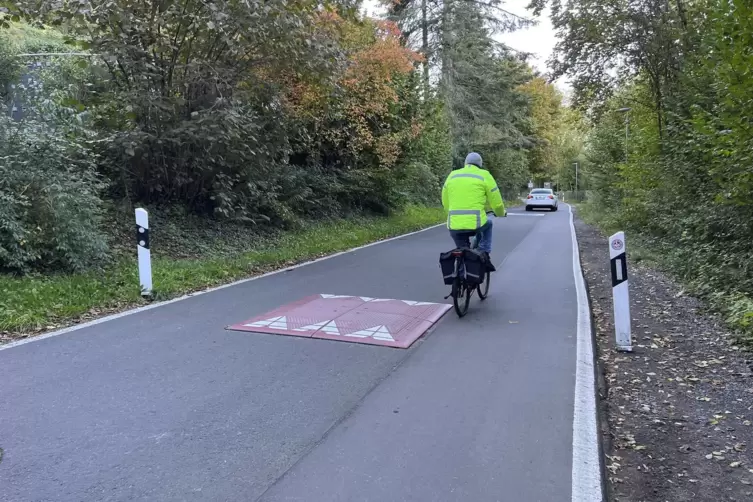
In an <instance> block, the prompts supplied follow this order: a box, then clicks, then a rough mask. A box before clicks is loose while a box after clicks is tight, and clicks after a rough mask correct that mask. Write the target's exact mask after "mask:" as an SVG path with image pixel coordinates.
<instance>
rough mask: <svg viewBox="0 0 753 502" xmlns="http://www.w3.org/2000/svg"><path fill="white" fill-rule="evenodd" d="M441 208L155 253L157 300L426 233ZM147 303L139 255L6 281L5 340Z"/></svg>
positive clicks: (0, 302) (1, 311) (0, 317)
mask: <svg viewBox="0 0 753 502" xmlns="http://www.w3.org/2000/svg"><path fill="white" fill-rule="evenodd" d="M444 218H445V216H444V211H443V210H442V209H441V208H426V207H411V208H408V209H406V210H405V211H403V212H401V213H399V214H396V215H394V216H390V217H387V218H376V217H364V218H359V219H351V220H340V221H334V222H327V223H317V224H313V225H312V226H310V227H308V228H307V229H306V230H304V231H300V232H290V233H285V234H282V235H281V236H279V237H276V238H274V239H272V240H268V241H266V242H264V241H261V242H259V238H258V237H254V238H253V239H249V240H252V241H257V242H259V243H258V245H254V246H249V248H248V249H245V250H244V252H242V253H238V254H237V255H234V256H209V257H206V258H196V259H174V258H163V257H160V255H159V249H158V248H157V249H154V248H153V249H152V253H153V255H152V268H153V281H154V299H155V300H166V299H169V298H173V297H176V296H179V295H182V294H186V293H189V292H192V291H197V290H201V289H205V288H207V287H212V286H217V285H220V284H225V283H228V282H232V281H234V280H238V279H241V278H244V277H251V276H254V275H258V274H261V273H264V272H268V271H271V270H275V269H279V268H284V267H286V266H290V265H293V264H295V263H300V262H303V261H306V260H310V259H314V258H318V257H322V256H325V255H328V254H332V253H336V252H339V251H344V250H347V249H350V248H353V247H357V246H361V245H364V244H368V243H370V242H374V241H378V240H382V239H386V238H389V237H394V236H396V235H400V234H404V233H407V232H412V231H415V230H420V229H423V228H426V227H429V226H432V225H436V224H437V223H440V222H442V221H443V220H444ZM143 303H145V300H143V299H142V298H141V292H140V289H139V287H138V271H137V268H136V259H135V253H134V257H133V259H129V260H121V261H119V262H117V263H115V264H114V265H112V266H111V267H109V268H108V269H106V270H104V271H101V272H92V273H86V274H75V275H59V276H47V277H23V278H15V277H8V276H0V335H4V336H0V338H2V339H11V338H18V337H23V336H26V335H29V334H33V333H37V332H42V331H49V330H52V329H56V328H59V327H61V326H63V325H66V324H70V323H72V322H75V321H85V320H89V319H92V318H96V317H99V316H101V315H103V314H107V313H111V312H115V311H118V310H122V309H125V308H129V307H133V306H138V305H140V304H143Z"/></svg>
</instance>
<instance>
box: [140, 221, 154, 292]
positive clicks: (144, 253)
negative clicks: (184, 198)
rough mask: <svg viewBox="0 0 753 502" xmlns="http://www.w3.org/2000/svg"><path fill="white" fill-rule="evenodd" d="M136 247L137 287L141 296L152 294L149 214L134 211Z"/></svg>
mask: <svg viewBox="0 0 753 502" xmlns="http://www.w3.org/2000/svg"><path fill="white" fill-rule="evenodd" d="M136 247H137V249H138V253H139V285H140V286H141V296H151V294H152V254H151V251H150V250H149V213H147V212H146V209H142V208H137V209H136Z"/></svg>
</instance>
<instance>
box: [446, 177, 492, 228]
mask: <svg viewBox="0 0 753 502" xmlns="http://www.w3.org/2000/svg"><path fill="white" fill-rule="evenodd" d="M487 204H488V206H489V207H491V209H492V211H494V214H495V215H497V216H504V215H505V213H506V210H505V202H504V201H503V200H502V195H501V194H500V193H499V187H497V182H496V181H494V177H493V176H492V175H491V174H489V171H486V170H484V169H480V168H478V167H476V166H474V165H466V166H465V167H464V168H462V169H458V170H457V171H453V172H451V173H450V175H449V176H447V180H446V181H445V183H444V186H443V187H442V206H444V208H445V211H447V228H449V229H450V230H477V229H479V228H481V227H482V226H484V225H485V224H486V221H487V217H486V207H487Z"/></svg>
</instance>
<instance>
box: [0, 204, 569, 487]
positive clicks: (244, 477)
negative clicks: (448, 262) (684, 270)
mask: <svg viewBox="0 0 753 502" xmlns="http://www.w3.org/2000/svg"><path fill="white" fill-rule="evenodd" d="M564 209H565V210H564V211H563V210H561V211H559V212H558V213H547V214H545V215H543V216H539V215H530V214H525V213H523V212H522V211H520V210H514V211H513V212H515V213H517V214H515V215H511V216H510V217H508V218H506V219H504V220H501V219H498V220H496V221H495V230H494V252H493V254H492V257H493V259H494V262H495V264H496V265H497V268H498V270H499V271H498V272H497V273H496V274H495V275H494V276H493V277H492V285H491V290H490V297H489V299H488V300H487V301H486V302H484V303H480V302H479V301H478V299H477V298H474V300H473V302H472V304H471V310H470V312H469V314H468V316H467V317H465V318H463V319H458V318H457V317H456V316H455V314H454V312H452V311H451V312H450V313H448V314H447V315H446V316H445V317H444V319H443V320H441V321H440V323H439V324H438V325H437V326H436V328H435V330H434V331H433V332H432V333H430V334H429V335H428V336H426V337H424V338H422V339H421V340H419V341H418V342H416V343H415V344H414V345H413V347H411V348H410V349H408V350H401V349H391V348H383V347H375V346H368V345H362V344H355V343H343V342H332V341H325V340H311V339H302V338H296V337H288V336H275V335H261V334H251V333H242V332H233V331H226V330H225V329H224V328H225V326H226V325H228V324H232V323H235V322H238V321H242V320H244V319H247V318H250V317H252V316H254V315H257V314H261V313H263V312H265V311H268V310H271V309H272V308H274V307H277V306H279V305H281V304H284V303H288V302H291V301H293V300H296V299H299V298H301V297H304V296H307V295H310V294H316V293H332V294H344V295H358V296H370V297H382V298H399V299H406V300H418V301H433V302H441V301H444V300H443V297H444V296H445V295H446V294H447V288H446V287H445V286H443V285H442V282H441V274H440V271H439V268H438V264H437V258H438V255H439V252H440V251H445V250H447V249H450V248H451V247H452V244H451V240H450V238H449V236H448V235H447V232H446V230H445V229H443V228H437V229H432V230H429V231H426V232H423V233H419V234H416V235H412V236H408V237H405V238H401V239H398V240H394V241H391V242H387V243H383V244H379V245H376V246H372V247H368V248H365V249H362V250H358V251H355V252H352V253H347V254H344V255H342V256H338V257H335V258H332V259H329V260H325V261H320V262H317V263H314V264H311V265H307V266H304V267H301V268H297V269H295V270H293V271H290V272H285V273H282V274H277V275H272V276H268V277H265V278H261V279H259V280H256V281H251V282H246V283H243V284H239V285H236V286H233V287H230V288H226V289H221V290H218V291H215V292H212V293H209V294H205V295H200V296H196V297H193V298H189V299H186V300H183V301H179V302H175V303H171V304H168V305H165V306H162V307H159V308H156V309H152V310H147V311H142V312H139V313H135V314H133V315H129V316H126V317H122V318H119V319H115V320H112V321H108V322H105V323H102V324H97V325H95V326H91V327H87V328H83V329H80V330H77V331H73V332H69V333H66V334H62V335H60V336H56V337H51V338H46V339H43V340H39V341H35V342H32V343H28V344H24V345H20V346H16V347H12V348H10V349H7V350H0V448H2V449H3V451H4V455H3V458H2V461H1V462H0V500H2V501H7V502H10V501H88V500H96V501H110V500H112V501H115V500H117V501H125V500H150V501H156V500H159V501H178V500H181V501H183V500H186V501H198V500H201V501H204V500H211V501H219V500H228V501H235V500H244V501H254V500H262V501H307V502H315V501H321V502H335V501H402V500H406V501H408V500H409V501H427V502H442V501H473V502H484V501H511V502H521V501H525V502H533V501H547V502H554V501H566V500H568V501H569V500H570V499H571V473H572V444H573V432H572V429H573V402H574V397H573V395H574V390H573V389H574V385H575V370H576V367H575V364H576V316H577V300H576V294H575V285H574V279H573V268H572V260H573V257H572V243H571V235H570V227H569V223H568V214H567V210H566V208H564ZM536 214H538V213H536ZM542 214H543V213H542Z"/></svg>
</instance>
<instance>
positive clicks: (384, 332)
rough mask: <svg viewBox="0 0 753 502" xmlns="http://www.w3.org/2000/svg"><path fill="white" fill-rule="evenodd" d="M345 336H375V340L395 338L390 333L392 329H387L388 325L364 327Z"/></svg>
mask: <svg viewBox="0 0 753 502" xmlns="http://www.w3.org/2000/svg"><path fill="white" fill-rule="evenodd" d="M345 336H352V337H355V338H369V337H371V338H373V339H374V340H381V341H384V342H394V341H395V339H394V338H392V335H391V334H390V331H389V330H388V329H387V326H384V325H382V326H372V327H371V328H366V329H362V330H360V331H356V332H355V333H348V334H347V335H345Z"/></svg>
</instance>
